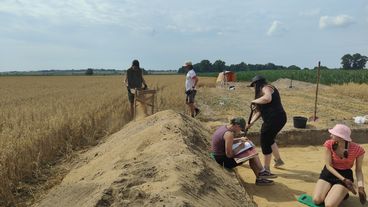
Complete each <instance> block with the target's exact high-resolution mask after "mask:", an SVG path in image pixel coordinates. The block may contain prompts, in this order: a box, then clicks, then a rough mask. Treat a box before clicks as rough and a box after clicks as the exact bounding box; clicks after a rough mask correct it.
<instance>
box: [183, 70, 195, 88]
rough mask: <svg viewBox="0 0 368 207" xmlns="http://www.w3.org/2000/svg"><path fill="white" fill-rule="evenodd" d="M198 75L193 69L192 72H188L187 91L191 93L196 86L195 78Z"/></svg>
mask: <svg viewBox="0 0 368 207" xmlns="http://www.w3.org/2000/svg"><path fill="white" fill-rule="evenodd" d="M196 76H197V75H196V73H195V72H194V70H193V69H191V70H190V71H188V73H187V77H186V80H185V91H189V90H191V89H192V87H193V86H194V80H193V78H194V77H196Z"/></svg>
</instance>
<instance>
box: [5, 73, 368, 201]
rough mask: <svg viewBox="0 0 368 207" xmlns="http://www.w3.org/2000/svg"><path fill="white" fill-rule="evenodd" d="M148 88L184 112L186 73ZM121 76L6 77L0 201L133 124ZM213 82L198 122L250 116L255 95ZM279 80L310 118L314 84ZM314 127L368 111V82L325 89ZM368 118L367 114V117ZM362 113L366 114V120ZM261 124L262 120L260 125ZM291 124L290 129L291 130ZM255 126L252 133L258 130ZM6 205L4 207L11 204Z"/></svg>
mask: <svg viewBox="0 0 368 207" xmlns="http://www.w3.org/2000/svg"><path fill="white" fill-rule="evenodd" d="M145 78H146V81H147V83H148V85H149V88H151V89H156V90H157V91H158V93H157V97H156V106H157V108H156V111H160V110H165V109H173V110H175V111H178V112H184V111H185V110H186V106H185V105H184V98H185V96H184V75H156V76H145ZM122 80H123V77H122V76H60V77H0V96H1V99H0V198H1V199H0V200H2V201H3V202H7V203H14V202H15V201H14V199H15V197H17V196H19V195H22V194H24V195H25V196H32V193H33V192H31V191H30V190H29V189H22V188H20V187H19V186H20V182H23V183H24V182H29V183H32V182H38V181H40V180H42V179H45V178H43V176H44V175H43V173H42V168H45V166H49V165H52V164H53V163H54V161H55V160H57V159H58V158H60V157H65V156H68V155H69V154H70V153H71V152H72V151H73V150H78V149H80V148H82V147H84V146H89V145H95V144H97V143H98V140H99V139H100V138H102V137H105V136H107V135H109V134H112V133H114V132H116V131H118V130H119V129H120V128H121V127H122V126H123V125H124V124H126V123H127V122H129V121H130V118H129V104H128V102H127V94H126V93H127V90H126V88H125V87H123V84H122ZM214 82H215V78H204V77H200V84H199V92H198V99H197V100H198V103H199V105H200V107H201V109H202V113H201V115H200V116H199V117H198V118H199V119H200V120H201V121H203V122H208V123H210V122H214V123H215V124H217V123H221V122H226V121H227V120H228V119H229V118H231V117H232V116H235V115H240V116H244V117H247V115H248V113H249V108H248V107H249V102H250V100H251V99H252V98H253V91H252V90H251V89H249V88H246V87H245V84H240V83H239V84H237V85H236V90H234V91H229V90H227V89H226V88H216V87H215V83H214ZM287 83H288V82H285V81H284V82H282V81H280V82H278V83H276V84H278V85H277V86H278V87H279V88H280V91H281V94H282V98H283V102H284V105H285V108H286V111H287V112H288V119H289V120H290V119H291V116H292V115H304V116H308V115H312V112H313V106H314V85H313V84H307V85H303V84H302V83H299V85H298V82H296V83H295V87H294V88H292V89H289V88H288V86H287ZM320 90H321V95H320V96H319V101H320V103H321V105H320V106H319V115H320V116H321V121H320V122H318V123H317V124H316V126H315V127H319V126H328V125H330V122H331V120H333V121H339V120H345V121H348V122H351V117H352V116H353V115H362V114H361V113H366V114H367V113H368V108H367V107H368V106H367V104H364V103H366V102H367V100H368V86H367V84H363V85H360V84H345V85H333V86H331V87H327V86H326V87H321V89H320ZM366 114H365V115H366ZM363 115H364V114H363ZM258 124H259V122H258ZM291 124H292V123H290V121H289V123H288V125H287V127H290V125H291ZM256 129H257V125H256V126H255V127H254V129H252V130H256ZM7 203H0V205H6V204H7Z"/></svg>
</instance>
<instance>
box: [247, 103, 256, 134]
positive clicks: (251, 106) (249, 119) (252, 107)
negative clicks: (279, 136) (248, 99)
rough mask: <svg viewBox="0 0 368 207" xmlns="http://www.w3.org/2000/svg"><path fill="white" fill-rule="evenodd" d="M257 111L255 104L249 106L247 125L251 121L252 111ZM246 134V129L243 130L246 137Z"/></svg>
mask: <svg viewBox="0 0 368 207" xmlns="http://www.w3.org/2000/svg"><path fill="white" fill-rule="evenodd" d="M256 109H257V105H256V104H253V103H252V104H250V115H249V118H248V125H249V124H250V121H251V120H252V117H253V113H254V111H255V110H256ZM247 133H248V128H247V129H245V130H244V135H247Z"/></svg>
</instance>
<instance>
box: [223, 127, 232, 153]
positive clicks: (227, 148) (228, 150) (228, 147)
mask: <svg viewBox="0 0 368 207" xmlns="http://www.w3.org/2000/svg"><path fill="white" fill-rule="evenodd" d="M224 140H225V153H226V157H228V158H232V157H234V152H233V142H234V134H233V133H232V132H230V131H227V132H225V134H224Z"/></svg>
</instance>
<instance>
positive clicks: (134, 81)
mask: <svg viewBox="0 0 368 207" xmlns="http://www.w3.org/2000/svg"><path fill="white" fill-rule="evenodd" d="M126 75H127V78H128V87H129V88H132V89H133V88H142V84H143V77H142V70H141V69H133V68H129V69H128V70H127V74H126Z"/></svg>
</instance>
